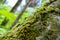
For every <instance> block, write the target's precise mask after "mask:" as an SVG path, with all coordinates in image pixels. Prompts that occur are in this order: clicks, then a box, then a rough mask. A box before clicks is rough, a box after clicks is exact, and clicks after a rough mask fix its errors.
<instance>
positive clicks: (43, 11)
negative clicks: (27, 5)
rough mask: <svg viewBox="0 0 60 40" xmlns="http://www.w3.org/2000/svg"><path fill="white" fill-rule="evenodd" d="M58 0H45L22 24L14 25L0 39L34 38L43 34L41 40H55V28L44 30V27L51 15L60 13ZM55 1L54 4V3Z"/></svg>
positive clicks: (45, 27) (29, 39)
mask: <svg viewBox="0 0 60 40" xmlns="http://www.w3.org/2000/svg"><path fill="white" fill-rule="evenodd" d="M59 2H60V1H59V0H49V2H45V3H44V4H43V5H42V6H41V7H39V8H37V9H36V11H35V12H33V13H32V15H30V16H29V17H27V18H26V20H25V22H23V24H21V25H20V26H18V27H16V26H14V27H13V28H12V29H11V30H10V31H9V32H7V33H6V34H4V36H1V37H0V40H36V39H35V38H36V37H38V36H44V38H42V39H41V40H56V38H57V37H56V35H57V34H58V33H57V30H56V29H55V28H53V30H52V29H49V30H48V31H46V29H47V27H48V23H47V22H50V21H49V20H52V19H51V16H53V15H57V14H60V12H59V11H60V10H59V9H60V8H59V5H60V4H59ZM55 3H56V5H54V4H55ZM57 9H58V10H57ZM50 15H51V16H50ZM52 23H53V22H52ZM56 28H57V27H56ZM44 32H45V33H44ZM47 35H48V36H47ZM25 37H26V39H25ZM51 38H52V39H51Z"/></svg>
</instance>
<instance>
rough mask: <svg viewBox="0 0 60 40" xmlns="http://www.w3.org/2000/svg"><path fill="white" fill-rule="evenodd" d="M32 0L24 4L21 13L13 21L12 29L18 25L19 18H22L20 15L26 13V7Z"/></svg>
mask: <svg viewBox="0 0 60 40" xmlns="http://www.w3.org/2000/svg"><path fill="white" fill-rule="evenodd" d="M31 1H32V0H29V1H28V2H27V3H26V5H25V6H24V8H23V9H22V10H21V12H20V13H19V15H18V16H17V18H16V19H15V21H14V22H13V24H12V25H11V27H10V29H11V28H12V27H13V26H14V25H16V23H17V22H18V20H19V19H20V17H21V16H22V14H23V13H24V11H25V9H26V8H27V6H29V5H30V3H31Z"/></svg>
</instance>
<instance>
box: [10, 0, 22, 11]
mask: <svg viewBox="0 0 60 40" xmlns="http://www.w3.org/2000/svg"><path fill="white" fill-rule="evenodd" d="M21 2H22V0H18V1H17V3H16V4H15V5H14V7H13V8H12V9H11V10H10V12H15V11H16V9H17V7H18V6H19V4H21Z"/></svg>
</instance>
